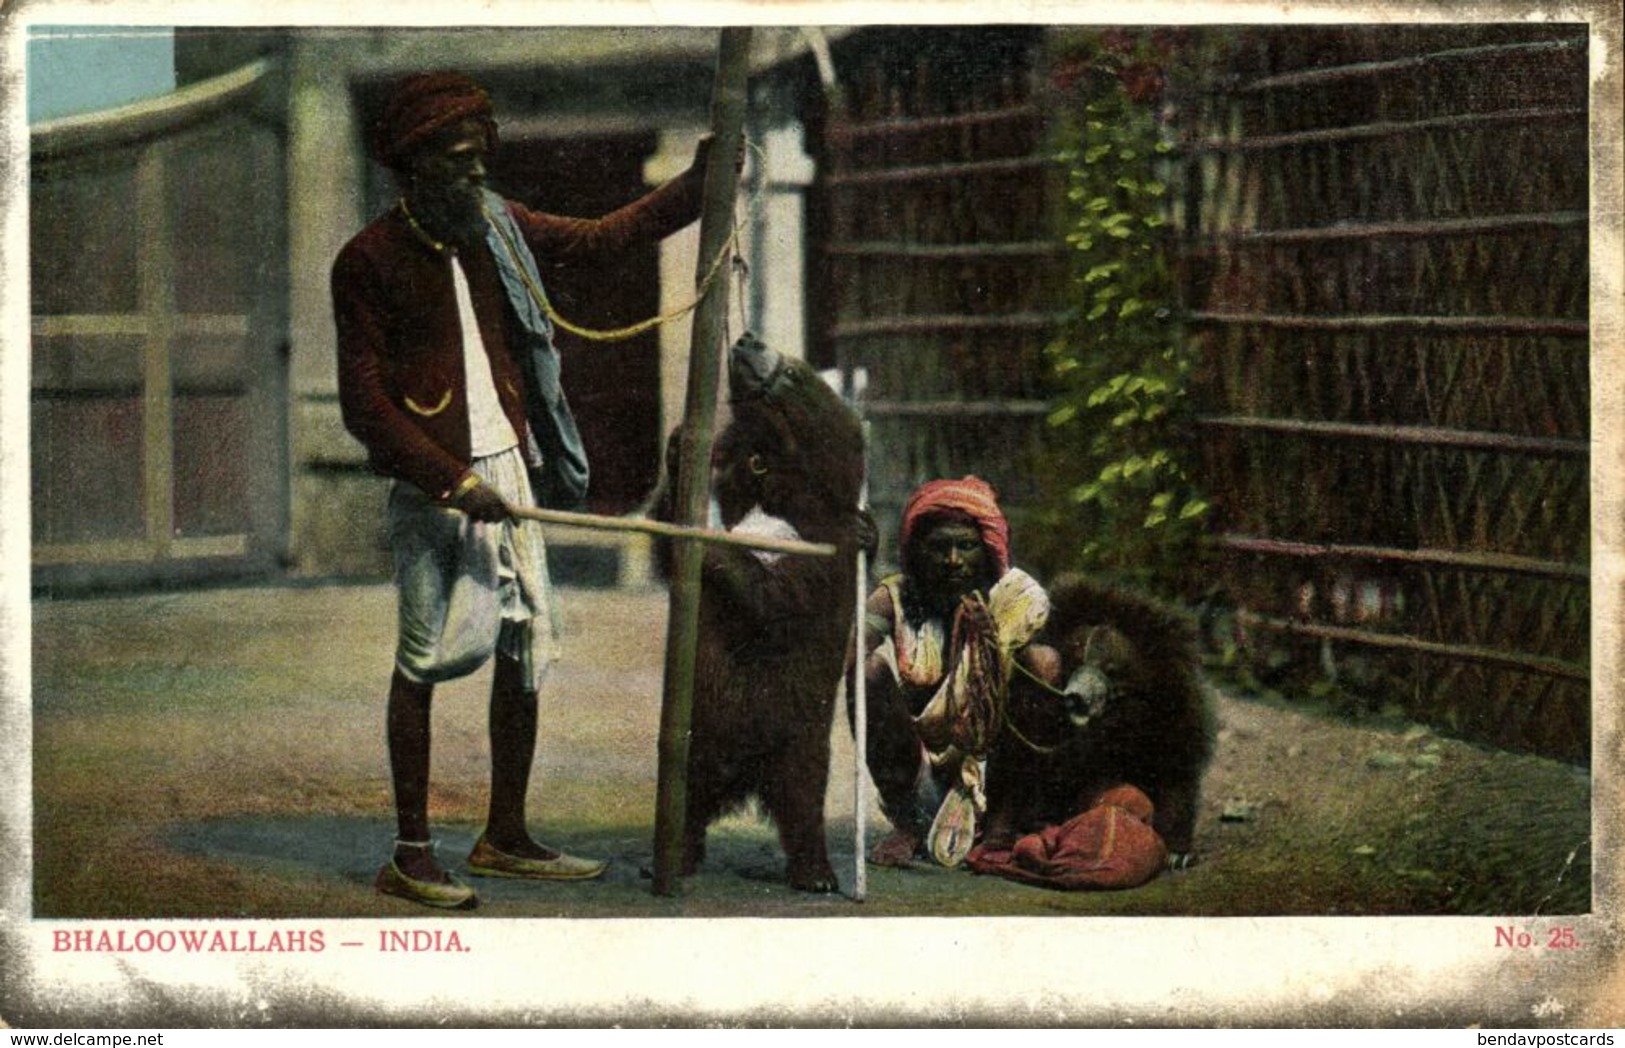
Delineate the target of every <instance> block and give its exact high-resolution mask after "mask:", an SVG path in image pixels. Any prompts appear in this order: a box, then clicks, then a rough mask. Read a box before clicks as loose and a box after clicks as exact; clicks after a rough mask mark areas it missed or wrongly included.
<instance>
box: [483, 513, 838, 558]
mask: <svg viewBox="0 0 1625 1048" xmlns="http://www.w3.org/2000/svg"><path fill="white" fill-rule="evenodd" d="M508 508H509V511H510V512H512V513H513V515H514V516H516V517H523V518H524V519H526V520H534V521H536V522H538V523H541V524H556V525H559V526H560V527H566V528H586V529H587V530H589V531H636V532H639V533H641V534H644V535H661V536H664V537H666V538H674V539H694V540H696V541H699V542H704V543H708V544H711V545H717V546H743V547H744V548H746V549H760V550H767V551H769V552H771V553H791V554H796V555H798V556H803V557H833V556H834V555H835V547H834V546H833V545H831V544H830V543H828V542H802V541H800V540H799V539H780V538H774V537H773V536H771V535H750V534H740V533H738V532H734V531H719V530H717V529H716V528H691V527H685V526H684V525H682V524H668V523H666V522H665V521H663V520H643V519H642V518H639V517H602V516H599V515H598V514H596V513H571V512H570V511H568V510H562V509H537V508H534V507H531V506H510V507H508Z"/></svg>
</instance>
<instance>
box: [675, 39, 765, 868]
mask: <svg viewBox="0 0 1625 1048" xmlns="http://www.w3.org/2000/svg"><path fill="white" fill-rule="evenodd" d="M750 35H751V31H750V29H749V28H746V27H729V28H725V29H723V30H722V34H721V41H720V44H719V47H718V51H717V73H716V82H715V86H714V87H713V89H712V95H711V133H712V136H713V139H714V140H713V142H712V144H711V155H710V157H709V158H708V160H707V163H706V169H705V196H704V203H703V205H702V208H701V211H700V253H699V257H700V263H699V264H700V266H702V267H703V266H704V265H705V264H706V263H707V262H709V261H710V260H711V259H713V258H715V257H717V253H718V252H720V251H721V250H722V248H723V245H724V244H726V243H727V241H728V236H729V233H730V227H731V226H732V222H733V209H734V198H735V196H736V195H737V194H738V192H739V171H738V169H737V168H736V167H735V163H734V158H735V157H736V156H738V154H739V144H740V142H741V141H743V139H744V133H743V132H744V122H745V89H746V79H747V74H748V71H749V58H750ZM703 279H704V275H703V274H702V273H696V276H695V283H696V284H700V283H702V282H703ZM727 312H728V282H727V281H726V280H718V281H714V282H712V283H711V284H710V285H709V286H708V287H706V289H705V294H704V295H703V296H701V298H700V304H699V308H697V309H696V310H695V311H694V329H693V336H692V339H691V341H690V344H689V357H688V394H687V399H686V402H685V404H684V408H683V436H682V440H681V441H680V442H679V444H680V446H679V449H678V451H679V454H678V466H677V492H676V495H677V504H676V510H677V513H676V516H677V523H679V524H681V525H683V526H685V527H689V528H694V527H698V526H699V524H700V522H701V521H703V520H704V519H705V511H706V506H707V502H708V492H707V488H708V487H709V485H710V480H711V478H710V470H709V468H708V466H709V464H710V461H711V445H712V442H713V433H712V430H713V429H714V428H715V425H716V410H717V386H718V385H719V384H720V376H719V374H718V372H719V371H720V363H721V354H722V339H723V325H724V322H725V321H726V319H727ZM703 553H704V550H703V548H702V547H701V545H700V543H699V542H697V541H694V540H693V539H692V538H686V539H678V540H677V541H676V542H675V543H674V545H673V549H672V577H671V614H670V618H669V620H668V623H667V627H666V673H665V691H664V695H663V697H662V701H661V706H660V747H659V748H660V769H659V774H658V779H657V782H656V797H655V842H654V847H655V854H654V885H653V891H654V894H656V895H674V894H676V892H677V887H678V878H679V875H680V873H681V868H682V862H683V835H684V821H685V819H686V815H687V806H688V741H689V724H690V721H691V717H692V713H693V708H694V667H695V662H696V652H697V648H698V645H699V634H700V560H701V556H702V555H703Z"/></svg>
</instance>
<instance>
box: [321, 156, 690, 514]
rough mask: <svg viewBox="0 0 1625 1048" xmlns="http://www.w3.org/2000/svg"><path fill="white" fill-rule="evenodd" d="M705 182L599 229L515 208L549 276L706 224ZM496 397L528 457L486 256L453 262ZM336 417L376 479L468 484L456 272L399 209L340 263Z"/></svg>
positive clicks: (683, 186)
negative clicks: (701, 217) (559, 267)
mask: <svg viewBox="0 0 1625 1048" xmlns="http://www.w3.org/2000/svg"><path fill="white" fill-rule="evenodd" d="M701 182H702V172H701V171H699V170H694V169H691V170H689V171H688V172H686V173H684V174H683V175H680V176H678V177H677V178H676V179H674V180H672V181H671V182H668V183H666V184H665V185H663V186H661V187H660V188H659V189H656V190H654V191H653V192H651V193H649V194H647V195H645V196H643V197H642V198H640V199H638V200H636V201H634V202H633V203H631V204H628V205H627V206H626V207H623V208H621V209H620V210H618V211H615V212H613V213H611V214H609V215H606V216H605V217H603V218H601V219H581V218H565V217H562V216H559V215H549V214H544V213H542V212H539V211H532V210H530V209H529V208H526V207H524V206H523V205H521V204H516V203H514V202H512V201H509V202H508V210H509V212H510V213H511V214H512V215H513V217H514V220H515V221H516V222H517V223H518V225H519V228H520V230H521V231H522V233H523V235H524V237H525V240H526V242H527V243H528V244H529V246H530V249H531V252H532V253H533V254H534V255H535V256H536V259H537V261H538V263H539V264H540V265H542V266H543V267H544V270H543V271H544V272H545V267H546V266H547V265H548V264H550V263H552V262H555V261H571V262H581V261H592V260H594V259H599V258H605V257H609V256H613V255H615V254H617V253H620V252H622V251H625V250H626V249H627V248H629V247H631V246H632V245H634V244H638V243H645V242H648V241H652V240H658V239H660V238H662V237H665V236H667V235H669V234H671V233H674V232H676V231H677V230H679V229H681V228H682V227H684V226H686V225H688V224H689V223H690V222H692V221H693V220H694V219H695V217H696V216H698V214H699V207H700V193H701ZM458 257H459V258H460V259H461V261H462V265H463V272H464V275H465V276H466V277H467V278H468V287H469V293H470V297H471V298H472V300H473V303H474V315H475V317H476V319H477V320H478V323H479V327H480V337H481V338H482V340H483V341H484V342H485V349H486V354H487V356H488V357H489V358H490V362H491V378H492V380H493V382H494V383H495V384H496V390H497V397H498V399H499V400H500V402H501V404H502V410H503V411H504V413H506V414H507V416H508V420H509V421H510V422H512V423H513V428H514V433H516V434H517V435H518V436H519V439H520V444H521V446H522V447H523V446H525V445H526V439H525V438H526V422H525V398H524V383H523V381H522V379H521V373H520V371H519V364H518V362H517V361H516V360H515V359H514V354H513V353H511V352H510V351H509V345H510V341H513V342H515V344H517V340H516V339H513V340H511V339H510V334H509V333H510V330H511V329H512V326H513V325H517V324H518V319H517V318H516V317H515V316H514V314H513V310H512V308H511V307H510V306H509V304H508V300H507V294H506V292H505V291H504V289H503V286H502V281H501V279H500V277H499V275H498V273H497V268H496V263H495V262H494V261H493V260H492V258H491V254H490V251H489V250H488V249H487V248H486V247H485V245H483V244H481V245H479V246H477V247H472V248H463V249H460V250H459V252H458ZM332 288H333V317H334V322H335V324H336V326H337V329H338V379H339V406H340V408H341V410H342V412H343V416H344V426H345V428H346V429H348V430H349V431H350V433H351V434H353V435H354V436H355V438H356V439H357V440H359V441H361V443H362V444H363V445H365V447H366V449H367V457H368V461H369V462H370V463H371V465H372V467H373V469H375V470H377V471H378V472H380V473H383V474H384V475H386V476H390V477H395V478H397V479H400V480H404V481H407V482H408V483H411V484H415V485H416V486H417V487H418V488H420V489H422V490H423V491H424V492H425V493H427V494H429V495H430V496H433V497H435V498H442V499H443V498H446V497H447V496H449V495H450V494H451V492H452V490H453V489H454V488H455V487H456V486H457V484H458V483H459V481H461V480H462V478H463V477H464V476H465V475H466V474H467V472H468V464H469V443H468V440H469V433H468V396H467V391H466V390H465V389H464V379H463V356H462V332H461V328H460V326H459V323H458V318H457V303H456V298H455V297H454V294H455V293H454V292H453V289H452V277H451V265H450V263H449V262H448V261H447V259H446V257H445V256H444V255H443V254H441V253H440V252H438V251H437V250H436V249H435V248H434V247H433V246H431V245H430V244H429V243H428V242H427V241H426V240H425V239H424V238H423V237H421V236H420V235H418V233H417V232H416V231H414V230H413V229H412V227H411V226H410V225H409V224H408V223H407V221H406V218H405V217H404V216H403V215H402V213H401V210H400V208H399V207H396V208H392V209H390V210H389V211H388V212H387V213H385V214H384V215H382V216H380V217H379V218H377V219H375V220H374V221H373V222H372V223H371V224H370V225H368V226H367V227H366V228H365V229H363V230H362V231H361V232H360V233H358V234H356V236H355V237H354V238H353V239H352V240H351V241H350V242H349V243H348V244H346V245H344V248H343V249H342V250H341V251H340V252H339V255H338V259H337V260H336V261H335V262H334V263H333V278H332Z"/></svg>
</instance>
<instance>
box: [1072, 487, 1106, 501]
mask: <svg viewBox="0 0 1625 1048" xmlns="http://www.w3.org/2000/svg"><path fill="white" fill-rule="evenodd" d="M1069 496H1070V498H1071V499H1072V501H1073V502H1078V503H1083V502H1093V501H1094V500H1095V499H1098V498H1099V497H1100V485H1099V484H1080V485H1078V486H1077V487H1075V488H1073V489H1072V491H1071V492H1070V493H1069Z"/></svg>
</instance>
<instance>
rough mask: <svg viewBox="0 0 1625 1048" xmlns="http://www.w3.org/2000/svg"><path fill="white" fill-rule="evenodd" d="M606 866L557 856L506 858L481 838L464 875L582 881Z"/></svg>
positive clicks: (472, 852) (476, 844)
mask: <svg viewBox="0 0 1625 1048" xmlns="http://www.w3.org/2000/svg"><path fill="white" fill-rule="evenodd" d="M608 865H609V864H608V863H606V862H602V861H600V860H598V859H578V858H576V857H575V856H574V855H565V854H564V853H563V852H560V853H559V854H558V856H557V857H555V858H552V859H530V858H525V857H524V856H521V855H509V854H508V853H507V852H504V851H498V850H497V849H496V848H494V847H492V845H491V844H490V842H488V841H487V840H486V839H485V838H484V837H481V838H480V839H479V840H478V841H477V842H475V844H474V850H473V851H471V852H469V853H468V872H469V873H471V874H473V875H474V876H476V877H522V878H525V879H527V880H532V881H585V880H590V879H591V878H593V877H596V876H598V875H599V874H601V873H603V872H604V869H605V868H606V867H607V866H608Z"/></svg>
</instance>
